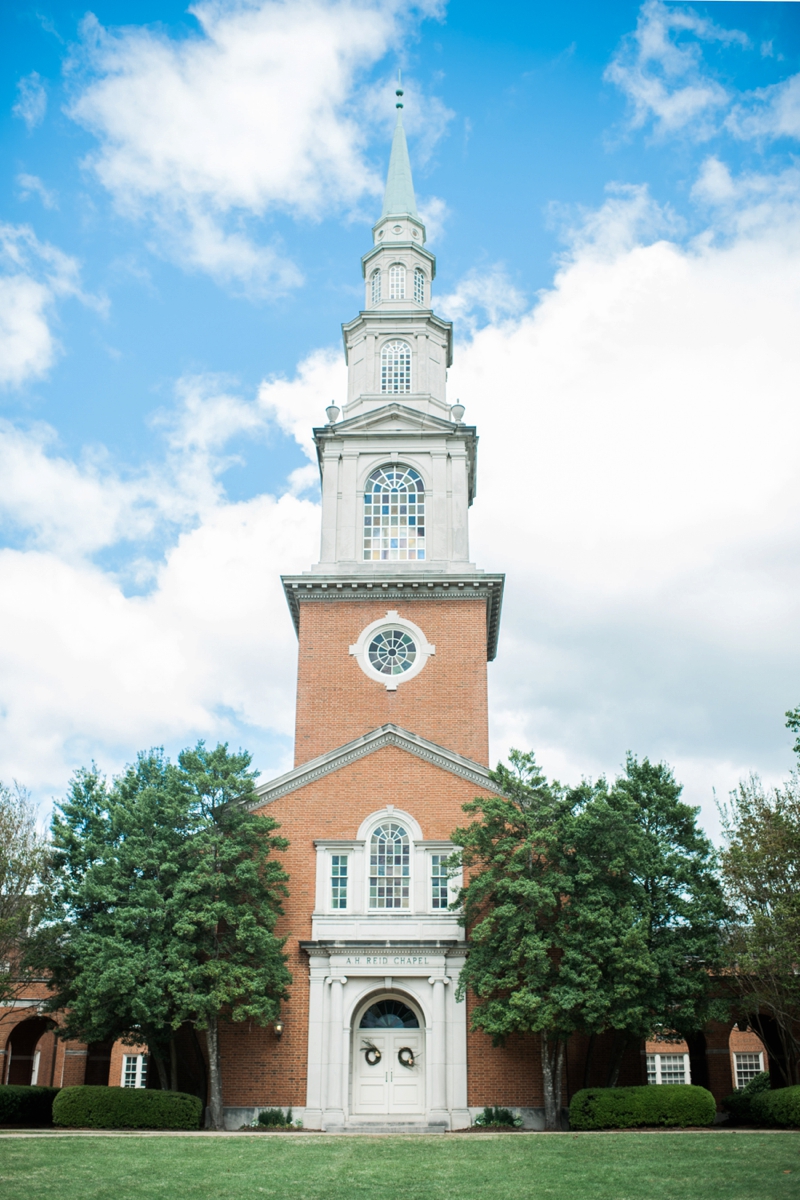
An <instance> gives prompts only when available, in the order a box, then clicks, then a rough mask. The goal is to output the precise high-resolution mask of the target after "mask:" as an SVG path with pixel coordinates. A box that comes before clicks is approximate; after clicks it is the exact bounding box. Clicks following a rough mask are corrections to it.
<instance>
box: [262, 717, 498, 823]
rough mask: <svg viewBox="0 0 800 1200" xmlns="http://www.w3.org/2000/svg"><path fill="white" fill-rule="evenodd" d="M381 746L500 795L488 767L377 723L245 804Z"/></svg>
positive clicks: (295, 787) (276, 794) (276, 795)
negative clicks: (374, 726) (413, 756)
mask: <svg viewBox="0 0 800 1200" xmlns="http://www.w3.org/2000/svg"><path fill="white" fill-rule="evenodd" d="M384 746H397V747H399V749H401V750H405V751H407V752H408V753H409V754H413V755H415V756H416V757H417V758H421V759H424V761H425V762H429V763H431V764H432V765H433V766H435V767H439V768H440V769H441V770H442V771H449V772H450V774H451V775H458V776H459V777H460V778H461V779H466V780H467V781H468V782H469V783H472V784H474V785H475V787H479V788H483V789H484V791H489V792H492V793H494V794H495V795H500V794H501V793H500V792H499V791H498V789H497V788H496V787H495V786H494V784H493V783H492V782H491V780H490V779H489V769H488V767H484V766H482V765H481V763H477V762H474V761H473V760H472V759H471V758H465V757H464V756H463V755H461V754H456V753H455V751H454V750H446V749H445V748H444V747H443V746H438V745H437V744H436V742H430V741H428V739H427V738H424V737H420V736H419V734H416V733H409V732H408V730H406V729H401V728H400V726H399V725H381V726H380V727H379V728H378V729H373V730H372V732H371V733H365V734H364V736H363V737H360V738H356V739H355V740H354V741H352V742H346V743H345V745H344V746H339V747H338V748H337V749H336V750H329V751H328V753H327V754H320V755H319V756H318V757H317V758H312V759H311V761H310V762H307V763H303V764H302V765H301V766H299V767H295V768H294V770H292V771H287V773H286V774H285V775H280V776H279V777H278V778H277V779H273V780H272V782H271V783H264V784H262V785H261V786H260V787H258V788H256V791H257V793H258V800H255V801H253V803H252V804H250V805H249V807H250V808H251V809H253V808H261V806H262V805H264V804H271V803H272V801H273V800H277V799H278V798H279V797H280V796H285V795H287V793H289V792H296V791H298V789H299V788H302V787H306V786H307V784H309V783H313V782H314V781H315V780H317V779H322V778H323V776H325V775H330V774H331V773H332V772H333V771H339V770H341V768H342V767H346V766H348V765H349V764H350V763H352V762H356V761H357V760H358V759H359V758H364V757H365V756H366V755H367V754H373V753H374V752H375V751H376V750H382V749H383V747H384Z"/></svg>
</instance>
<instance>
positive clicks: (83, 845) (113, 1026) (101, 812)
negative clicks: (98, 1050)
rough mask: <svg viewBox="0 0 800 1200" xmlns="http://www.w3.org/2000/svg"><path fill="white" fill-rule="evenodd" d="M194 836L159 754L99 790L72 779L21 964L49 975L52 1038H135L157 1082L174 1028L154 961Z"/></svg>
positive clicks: (167, 943) (57, 815) (97, 779)
mask: <svg viewBox="0 0 800 1200" xmlns="http://www.w3.org/2000/svg"><path fill="white" fill-rule="evenodd" d="M193 834H194V821H193V819H192V813H191V803H190V797H189V795H188V792H187V790H186V788H185V787H184V786H183V784H182V781H181V779H180V776H179V772H178V771H177V770H176V768H175V767H174V766H172V765H171V764H170V763H169V762H167V760H166V759H165V758H164V755H163V753H162V752H161V751H159V750H153V751H150V752H149V753H148V754H140V755H139V756H138V758H137V761H136V764H135V765H134V766H131V767H128V769H127V770H126V771H125V773H124V774H123V775H122V776H121V777H120V778H118V779H116V780H115V781H114V783H113V784H112V785H109V784H108V783H107V782H106V780H104V779H103V778H102V777H101V776H100V775H99V773H98V772H97V769H96V768H94V767H93V768H91V769H89V770H81V771H79V772H77V773H76V775H75V777H74V779H73V781H72V784H71V787H70V791H69V795H68V797H67V799H66V800H65V801H64V803H63V804H61V805H58V806H57V807H56V809H55V812H54V815H53V821H52V841H53V873H54V877H55V879H56V880H57V881H58V886H57V887H56V888H55V889H54V893H53V897H52V901H51V905H50V909H49V912H48V917H49V920H48V922H47V923H46V924H45V925H44V926H43V927H42V929H41V931H40V933H39V936H38V938H37V939H36V942H35V944H34V947H33V950H32V955H31V957H32V958H33V959H34V960H35V962H36V964H37V965H39V966H40V967H41V968H43V969H45V970H46V971H47V972H48V974H49V976H50V979H51V988H52V994H51V998H50V1000H49V1003H48V1008H49V1009H50V1011H61V1012H62V1013H63V1014H64V1016H63V1020H62V1026H61V1035H62V1036H63V1037H73V1038H80V1039H82V1040H85V1041H87V1042H91V1041H105V1040H107V1039H112V1038H117V1037H124V1038H128V1039H129V1040H132V1041H138V1042H142V1041H143V1042H146V1043H147V1046H148V1048H149V1050H150V1054H151V1056H152V1058H153V1059H154V1061H155V1063H156V1065H157V1068H158V1072H159V1078H160V1081H161V1086H162V1087H164V1088H166V1087H169V1085H170V1082H171V1083H172V1086H173V1087H174V1086H175V1083H176V1081H175V1070H174V1053H173V1054H171V1055H169V1057H170V1058H171V1060H172V1064H173V1070H172V1076H173V1078H172V1079H171V1080H169V1079H168V1076H167V1067H166V1059H167V1056H168V1054H169V1050H170V1047H171V1042H172V1036H173V1032H174V1029H175V1027H176V1024H177V1023H178V1010H177V1007H176V1004H175V1002H174V999H173V996H172V990H171V987H170V982H171V981H170V979H169V975H168V971H167V969H166V965H167V962H168V955H169V951H170V949H171V948H172V946H173V942H174V940H175V936H176V935H175V929H174V925H175V911H174V891H175V886H176V883H177V880H178V878H179V877H180V875H181V873H182V871H183V870H185V860H186V852H187V849H188V846H189V843H190V841H191V838H192V836H193Z"/></svg>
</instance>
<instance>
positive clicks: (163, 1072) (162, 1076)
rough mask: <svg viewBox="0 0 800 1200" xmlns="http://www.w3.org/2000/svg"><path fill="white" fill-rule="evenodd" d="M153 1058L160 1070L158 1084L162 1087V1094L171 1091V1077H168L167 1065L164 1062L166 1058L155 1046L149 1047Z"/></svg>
mask: <svg viewBox="0 0 800 1200" xmlns="http://www.w3.org/2000/svg"><path fill="white" fill-rule="evenodd" d="M148 1050H149V1051H150V1055H151V1057H152V1058H153V1059H154V1060H155V1064H156V1067H157V1069H158V1082H159V1084H160V1085H161V1090H162V1092H168V1091H169V1076H168V1075H167V1064H166V1063H165V1062H164V1056H163V1055H162V1054H161V1051H160V1050H158V1049H156V1047H155V1046H152V1045H151V1046H148Z"/></svg>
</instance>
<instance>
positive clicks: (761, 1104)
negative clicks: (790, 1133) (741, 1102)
mask: <svg viewBox="0 0 800 1200" xmlns="http://www.w3.org/2000/svg"><path fill="white" fill-rule="evenodd" d="M750 1111H751V1113H752V1116H753V1118H754V1119H755V1120H756V1121H758V1123H759V1125H783V1126H786V1125H800V1086H796V1087H785V1088H777V1089H776V1090H775V1091H774V1092H758V1093H757V1094H756V1095H755V1096H754V1097H753V1099H752V1102H751V1105H750Z"/></svg>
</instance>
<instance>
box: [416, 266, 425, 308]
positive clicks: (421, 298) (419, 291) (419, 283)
mask: <svg viewBox="0 0 800 1200" xmlns="http://www.w3.org/2000/svg"><path fill="white" fill-rule="evenodd" d="M414 299H415V300H416V302H417V304H424V303H425V274H424V272H423V270H422V268H421V267H415V269H414Z"/></svg>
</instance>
